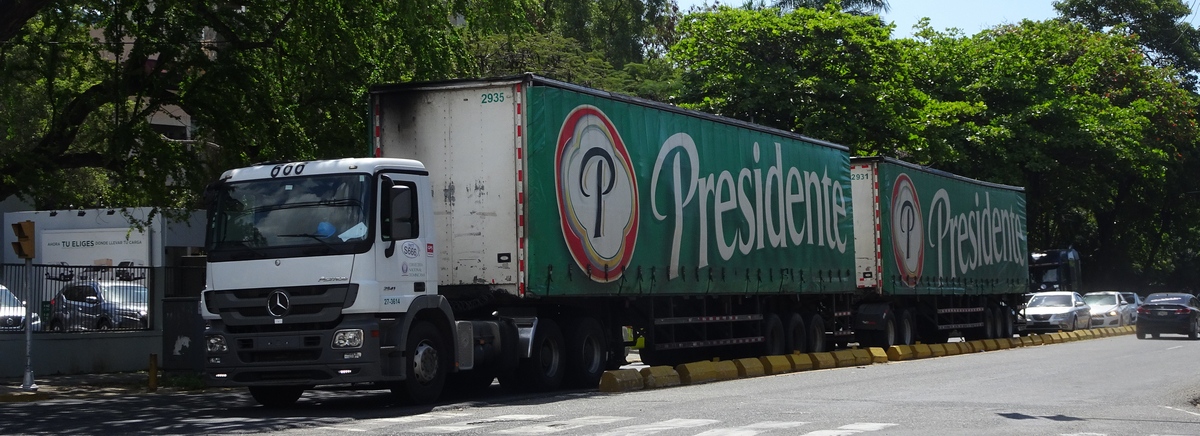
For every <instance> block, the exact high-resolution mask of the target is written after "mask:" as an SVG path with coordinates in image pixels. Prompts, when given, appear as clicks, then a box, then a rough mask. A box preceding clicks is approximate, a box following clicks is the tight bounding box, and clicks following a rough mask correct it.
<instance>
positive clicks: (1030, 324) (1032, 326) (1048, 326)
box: [1025, 318, 1072, 332]
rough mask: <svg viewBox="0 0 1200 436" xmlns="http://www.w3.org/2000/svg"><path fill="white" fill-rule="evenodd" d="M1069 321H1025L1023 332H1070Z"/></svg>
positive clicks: (1028, 319) (1027, 319)
mask: <svg viewBox="0 0 1200 436" xmlns="http://www.w3.org/2000/svg"><path fill="white" fill-rule="evenodd" d="M1071 327H1072V326H1071V320H1069V319H1062V320H1050V321H1034V320H1033V319H1030V318H1026V319H1025V330H1027V331H1039V332H1043V331H1044V332H1056V331H1059V330H1071Z"/></svg>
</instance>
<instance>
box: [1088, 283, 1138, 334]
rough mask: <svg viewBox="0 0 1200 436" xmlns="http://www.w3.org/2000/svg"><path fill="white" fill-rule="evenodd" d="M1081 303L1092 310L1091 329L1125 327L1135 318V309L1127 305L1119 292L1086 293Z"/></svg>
mask: <svg viewBox="0 0 1200 436" xmlns="http://www.w3.org/2000/svg"><path fill="white" fill-rule="evenodd" d="M1083 301H1084V302H1086V303H1087V304H1088V306H1091V308H1092V327H1122V326H1127V325H1130V324H1133V318H1134V317H1135V316H1137V307H1135V306H1134V305H1132V304H1129V302H1128V301H1126V300H1125V298H1124V297H1123V296H1121V293H1120V292H1114V291H1103V292H1088V293H1087V294H1086V295H1084V296H1083Z"/></svg>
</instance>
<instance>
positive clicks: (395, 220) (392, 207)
mask: <svg viewBox="0 0 1200 436" xmlns="http://www.w3.org/2000/svg"><path fill="white" fill-rule="evenodd" d="M379 186H380V189H379V192H380V196H379V202H380V203H379V204H380V207H379V213H378V217H379V232H378V234H379V236H378V239H377V240H376V243H377V246H378V249H377V251H376V252H377V253H378V255H377V256H376V257H375V259H376V262H377V263H376V272H377V278H378V280H379V284H380V286H381V289H382V290H383V294H382V298H383V302H382V307H383V310H384V311H392V310H397V311H404V310H406V309H407V308H408V305H409V303H411V302H412V300H413V299H415V298H416V297H417V296H420V295H424V294H426V293H427V292H429V291H432V289H431V286H430V284H429V281H430V277H433V276H434V275H435V274H437V271H432V270H431V269H432V266H433V265H434V264H435V263H434V262H433V261H432V259H433V255H434V253H433V228H434V227H433V223H432V222H425V221H427V220H428V217H432V214H429V213H428V211H426V210H424V209H425V208H426V203H424V202H421V201H420V199H421V198H422V194H423V193H424V194H425V195H429V194H428V193H429V192H430V191H429V186H428V179H427V178H426V177H425V176H423V175H418V174H408V173H400V172H396V173H384V174H382V175H381V176H380V184H379Z"/></svg>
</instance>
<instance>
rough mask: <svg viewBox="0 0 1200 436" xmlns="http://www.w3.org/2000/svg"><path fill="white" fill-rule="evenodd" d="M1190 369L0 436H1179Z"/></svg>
mask: <svg viewBox="0 0 1200 436" xmlns="http://www.w3.org/2000/svg"><path fill="white" fill-rule="evenodd" d="M1176 338H1178V339H1176ZM1197 362H1200V341H1188V340H1186V339H1183V338H1182V337H1173V338H1164V339H1160V340H1138V339H1136V338H1134V337H1133V336H1131V335H1127V336H1118V337H1112V338H1103V339H1092V340H1086V341H1079V342H1071V343H1066V344H1055V345H1049V346H1038V347H1028V348H1016V349H1011V350H999V351H991V352H986V353H976V354H970V355H960V356H949V357H941V358H933V359H923V360H915V361H905V362H892V363H887V364H877V365H870V366H864V367H858V368H840V369H832V370H821V371H809V372H803V373H795V374H785V375H779V376H768V377H759V378H753V379H744V380H736V381H726V382H719V383H712V384H705V385H698V386H685V387H675V388H668V389H660V390H650V391H639V392H630V393H622V394H601V393H598V392H594V391H593V392H564V393H558V394H552V395H511V394H507V393H504V392H503V391H501V390H499V389H498V387H496V386H493V388H492V389H491V390H489V392H488V393H486V394H485V395H483V396H481V397H475V398H473V399H471V400H470V401H459V402H444V403H442V404H439V405H436V406H433V407H421V408H414V407H408V406H402V405H398V404H396V403H394V402H393V401H392V400H391V399H390V397H389V396H388V395H387V394H385V393H383V392H310V393H306V394H305V397H304V398H303V399H301V401H300V403H299V404H298V407H297V408H295V409H289V410H282V411H281V410H270V409H263V408H260V407H257V406H255V405H254V404H253V402H252V400H250V399H249V398H248V396H247V395H245V394H244V393H242V392H241V391H235V392H228V391H226V392H213V393H205V394H190V395H189V394H170V395H153V394H146V395H135V396H124V397H114V398H92V399H87V400H54V401H46V402H40V403H28V404H5V405H0V433H2V434H14V433H55V434H67V433H69V434H78V433H88V434H98V433H119V434H125V433H153V434H164V433H171V434H181V433H206V434H210V433H279V434H288V435H318V434H322V435H323V434H330V433H332V432H338V433H343V432H350V433H356V434H460V435H483V434H518V435H549V434H554V435H559V434H561V435H575V434H603V435H664V436H671V435H705V436H717V435H741V436H750V435H827V436H828V435H857V434H861V435H863V436H870V435H873V434H878V435H893V434H895V435H909V434H911V435H917V434H919V435H929V434H969V435H1013V434H1031V435H1060V434H1061V435H1080V434H1088V435H1152V434H1153V435H1164V434H1180V435H1189V434H1200V409H1198V408H1197V407H1196V406H1194V405H1192V400H1193V398H1197V397H1200V371H1197V370H1196V365H1197Z"/></svg>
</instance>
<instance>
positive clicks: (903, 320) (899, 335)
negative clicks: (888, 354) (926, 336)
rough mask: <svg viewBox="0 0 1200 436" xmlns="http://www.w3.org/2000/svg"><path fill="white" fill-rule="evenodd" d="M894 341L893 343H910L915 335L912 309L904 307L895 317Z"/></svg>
mask: <svg viewBox="0 0 1200 436" xmlns="http://www.w3.org/2000/svg"><path fill="white" fill-rule="evenodd" d="M896 320H897V321H898V322H897V323H896V343H895V345H912V344H913V342H915V340H914V337H916V325H914V324H913V315H912V311H910V310H908V309H904V310H901V311H900V316H899V317H897V318H896Z"/></svg>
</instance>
